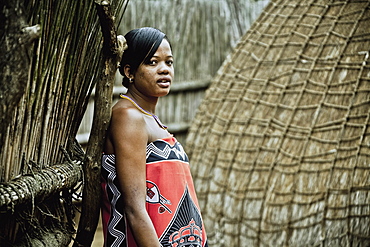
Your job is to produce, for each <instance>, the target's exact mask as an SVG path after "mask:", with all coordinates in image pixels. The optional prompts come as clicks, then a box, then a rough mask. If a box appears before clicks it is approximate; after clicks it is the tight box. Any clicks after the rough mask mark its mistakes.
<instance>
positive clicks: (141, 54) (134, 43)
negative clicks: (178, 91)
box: [119, 27, 170, 87]
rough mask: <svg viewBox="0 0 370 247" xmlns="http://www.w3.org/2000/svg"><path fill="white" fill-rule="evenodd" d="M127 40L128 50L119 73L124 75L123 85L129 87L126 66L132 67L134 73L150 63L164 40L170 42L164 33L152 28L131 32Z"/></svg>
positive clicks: (123, 57)
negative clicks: (142, 65) (141, 65)
mask: <svg viewBox="0 0 370 247" xmlns="http://www.w3.org/2000/svg"><path fill="white" fill-rule="evenodd" d="M125 39H126V42H127V46H128V48H127V50H125V52H124V53H123V55H122V60H121V63H120V67H119V71H120V73H121V75H123V81H122V85H123V86H125V87H128V85H129V80H128V78H127V77H126V76H125V72H124V67H125V65H126V64H128V65H130V68H131V71H132V73H134V72H135V71H136V70H137V68H138V67H139V66H140V64H142V63H147V62H149V61H150V59H151V58H152V57H153V55H154V53H155V52H156V51H157V49H158V47H159V45H160V44H161V43H162V40H163V39H166V40H167V41H168V43H170V42H169V40H168V38H167V36H166V35H165V34H164V33H162V32H161V31H160V30H158V29H156V28H152V27H143V28H138V29H134V30H131V31H129V32H128V33H127V34H126V35H125Z"/></svg>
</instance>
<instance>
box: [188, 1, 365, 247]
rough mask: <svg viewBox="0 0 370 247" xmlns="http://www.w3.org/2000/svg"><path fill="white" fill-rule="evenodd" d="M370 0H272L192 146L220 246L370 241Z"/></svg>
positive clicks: (197, 123) (213, 239)
mask: <svg viewBox="0 0 370 247" xmlns="http://www.w3.org/2000/svg"><path fill="white" fill-rule="evenodd" d="M369 23H370V2H369V1H345V0H344V1H328V0H309V1H299V0H293V1H292V0H289V1H288V0H273V1H271V2H270V3H269V4H268V5H267V7H266V8H265V9H264V11H263V12H262V14H261V15H260V16H259V17H258V19H257V20H256V21H255V22H254V24H253V25H252V27H251V29H250V30H248V32H246V34H245V35H244V36H243V37H242V39H241V40H240V42H239V44H238V46H237V47H236V49H235V50H234V52H233V54H232V55H231V56H230V57H229V58H228V59H227V61H225V63H224V65H223V66H222V68H221V69H220V70H219V71H218V73H217V75H216V77H215V78H214V80H213V82H212V84H211V85H210V87H209V89H208V90H207V92H206V95H205V98H204V100H203V101H202V103H201V105H200V107H199V111H198V113H197V114H196V117H195V119H194V122H193V124H192V125H191V128H190V130H189V134H188V138H187V146H186V149H187V151H188V153H189V158H190V161H191V164H192V173H193V177H194V182H195V187H196V188H197V191H198V197H199V200H200V205H201V208H202V214H203V218H204V220H205V226H206V230H207V233H208V238H209V241H210V245H211V246H220V247H221V246H228V247H230V246H238V247H240V246H370V227H369V226H370V65H369V52H370V51H369V49H370V25H369Z"/></svg>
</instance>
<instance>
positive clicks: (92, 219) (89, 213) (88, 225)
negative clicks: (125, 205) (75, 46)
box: [73, 0, 123, 247]
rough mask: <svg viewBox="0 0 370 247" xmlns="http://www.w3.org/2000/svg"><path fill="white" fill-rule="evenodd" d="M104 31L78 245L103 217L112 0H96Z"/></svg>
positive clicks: (114, 49)
mask: <svg viewBox="0 0 370 247" xmlns="http://www.w3.org/2000/svg"><path fill="white" fill-rule="evenodd" d="M95 4H96V9H97V11H98V15H99V20H100V25H101V28H102V33H103V39H104V40H103V62H102V71H101V75H100V80H99V82H98V83H97V84H96V94H95V105H94V118H93V124H92V127H91V133H90V138H89V141H88V146H87V150H86V157H85V162H84V167H83V171H84V189H83V201H82V212H81V216H80V222H79V226H78V230H77V236H76V240H75V243H74V245H73V246H74V247H77V246H91V243H92V241H93V239H94V234H95V231H96V227H97V224H98V220H99V212H100V210H99V209H100V200H101V188H100V162H101V155H102V151H103V145H104V140H105V133H106V130H107V128H108V125H109V121H110V117H111V105H112V93H113V84H114V77H115V73H116V70H117V63H118V61H119V58H120V56H121V54H120V53H121V52H122V49H123V48H122V49H119V45H118V42H117V34H116V30H115V26H114V18H113V16H112V14H111V10H110V4H109V2H108V1H105V0H103V1H101V0H97V1H95Z"/></svg>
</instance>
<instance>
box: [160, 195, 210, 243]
mask: <svg viewBox="0 0 370 247" xmlns="http://www.w3.org/2000/svg"><path fill="white" fill-rule="evenodd" d="M189 212H191V213H189ZM191 223H192V225H195V226H196V227H197V228H199V229H200V230H199V232H198V233H197V232H196V231H190V230H189V229H190V227H191V226H188V225H190V224H191ZM202 224H203V223H202V218H201V216H200V213H199V210H198V208H197V207H196V206H195V204H194V201H193V200H192V198H191V197H190V194H189V190H188V188H186V189H185V191H184V195H183V196H182V198H181V200H180V203H179V205H178V208H177V210H176V213H175V215H174V217H173V219H172V221H171V222H170V224H169V225H168V227H167V229H166V230H165V231H164V233H163V235H162V236H161V237H160V239H159V241H160V242H161V244H162V246H163V247H173V246H178V247H179V246H186V247H191V246H193V247H196V246H199V247H200V246H201V242H202V241H201V240H202ZM179 229H180V230H179ZM181 229H183V230H182V231H181ZM173 236H178V238H177V239H176V241H174V237H173Z"/></svg>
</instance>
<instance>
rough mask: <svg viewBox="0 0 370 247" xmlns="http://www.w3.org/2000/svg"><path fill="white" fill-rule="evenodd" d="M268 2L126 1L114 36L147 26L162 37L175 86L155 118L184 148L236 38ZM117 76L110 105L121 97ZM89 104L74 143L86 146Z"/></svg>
mask: <svg viewBox="0 0 370 247" xmlns="http://www.w3.org/2000/svg"><path fill="white" fill-rule="evenodd" d="M267 3H268V0H216V1H215V0H196V1H193V0H190V1H189V0H177V1H173V0H160V1H159V0H157V1H153V0H135V1H130V3H129V5H128V6H127V9H126V12H125V15H124V17H123V20H122V22H121V25H120V27H119V32H118V33H119V34H123V35H124V34H126V33H127V32H128V31H130V30H131V29H134V28H139V27H144V26H151V27H156V28H158V29H160V30H162V31H163V32H165V33H166V34H167V35H168V37H169V39H170V41H171V44H172V46H173V54H174V56H175V81H174V83H173V85H172V86H171V93H170V94H169V95H168V96H166V97H163V98H161V99H160V101H159V106H158V108H157V112H156V114H157V115H158V116H159V117H160V118H161V121H162V122H163V123H165V124H166V125H167V126H168V127H169V130H170V131H171V132H172V133H174V134H175V136H176V137H177V138H178V139H179V141H180V142H182V143H184V142H185V138H186V133H187V131H188V128H189V125H190V122H191V121H192V119H193V118H194V116H195V112H196V109H197V108H198V105H199V104H200V102H201V100H202V98H203V96H204V91H205V89H206V88H207V87H208V86H209V84H210V82H211V79H212V77H213V76H214V75H215V74H216V72H217V70H218V69H219V68H220V66H221V64H222V63H223V61H224V60H225V58H226V56H227V55H228V54H230V53H231V51H232V49H233V48H234V47H235V45H236V43H237V42H238V40H239V39H240V37H241V36H242V35H243V34H244V33H245V32H246V31H247V30H248V28H249V27H250V26H251V24H252V22H253V21H254V20H255V19H256V18H257V16H258V15H259V14H260V13H261V11H262V9H263V7H264V6H266V4H267ZM121 80H122V79H121V77H120V76H119V75H117V81H116V86H115V88H114V100H118V98H119V94H120V93H123V92H125V89H124V88H123V87H122V85H121ZM92 99H93V98H91V101H90V103H89V106H88V108H87V111H86V114H85V117H84V119H83V121H82V123H81V126H80V129H79V132H78V136H77V138H78V140H79V142H80V143H81V144H82V145H84V144H86V142H87V140H88V136H89V132H90V126H91V121H92V115H93V114H92V113H93V107H92Z"/></svg>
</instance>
